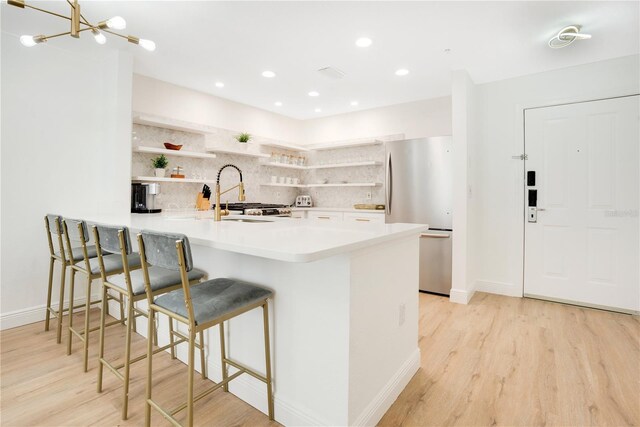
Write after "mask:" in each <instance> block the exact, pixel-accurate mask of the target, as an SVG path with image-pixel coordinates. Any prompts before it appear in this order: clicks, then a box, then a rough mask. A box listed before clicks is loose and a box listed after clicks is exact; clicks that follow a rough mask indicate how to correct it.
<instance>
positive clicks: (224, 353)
mask: <svg viewBox="0 0 640 427" xmlns="http://www.w3.org/2000/svg"><path fill="white" fill-rule="evenodd" d="M219 326H220V365H221V366H222V380H223V381H226V380H227V377H228V376H229V372H228V371H227V362H225V359H226V358H227V350H226V346H225V343H224V321H222V322H220V325H219ZM222 389H223V390H224V391H229V383H226V384H225V385H223V386H222Z"/></svg>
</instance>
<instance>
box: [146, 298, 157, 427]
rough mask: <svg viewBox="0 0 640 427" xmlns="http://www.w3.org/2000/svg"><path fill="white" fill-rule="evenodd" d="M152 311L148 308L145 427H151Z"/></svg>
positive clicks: (153, 319)
mask: <svg viewBox="0 0 640 427" xmlns="http://www.w3.org/2000/svg"><path fill="white" fill-rule="evenodd" d="M154 314H155V313H154V312H153V309H152V308H151V307H149V327H148V328H147V338H148V339H147V387H146V393H145V397H146V399H145V404H144V425H145V426H146V427H151V404H149V401H150V400H151V386H152V373H153V365H152V362H153V342H152V341H151V339H150V338H151V337H152V336H153V330H154V329H155V328H154V326H155V318H154V317H155V316H154Z"/></svg>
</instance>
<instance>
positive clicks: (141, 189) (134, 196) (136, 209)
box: [131, 183, 162, 213]
mask: <svg viewBox="0 0 640 427" xmlns="http://www.w3.org/2000/svg"><path fill="white" fill-rule="evenodd" d="M159 193H160V184H156V183H149V184H140V183H132V184H131V213H158V212H162V209H156V208H155V197H156V195H157V194H159Z"/></svg>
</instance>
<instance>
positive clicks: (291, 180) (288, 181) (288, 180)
mask: <svg viewBox="0 0 640 427" xmlns="http://www.w3.org/2000/svg"><path fill="white" fill-rule="evenodd" d="M292 182H293V179H292V178H291V177H290V176H288V177H287V184H291V183H292Z"/></svg>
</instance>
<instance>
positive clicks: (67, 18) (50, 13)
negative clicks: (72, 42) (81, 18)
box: [24, 3, 71, 21]
mask: <svg viewBox="0 0 640 427" xmlns="http://www.w3.org/2000/svg"><path fill="white" fill-rule="evenodd" d="M24 7H28V8H29V9H34V10H37V11H39V12H44V13H48V14H49V15H53V16H57V17H58V18H64V19H66V20H68V21H71V18H69V17H68V16H64V15H60V14H59V13H55V12H51V11H48V10H45V9H40V8H39V7H36V6H31V5H30V4H26V3H25V5H24Z"/></svg>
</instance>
